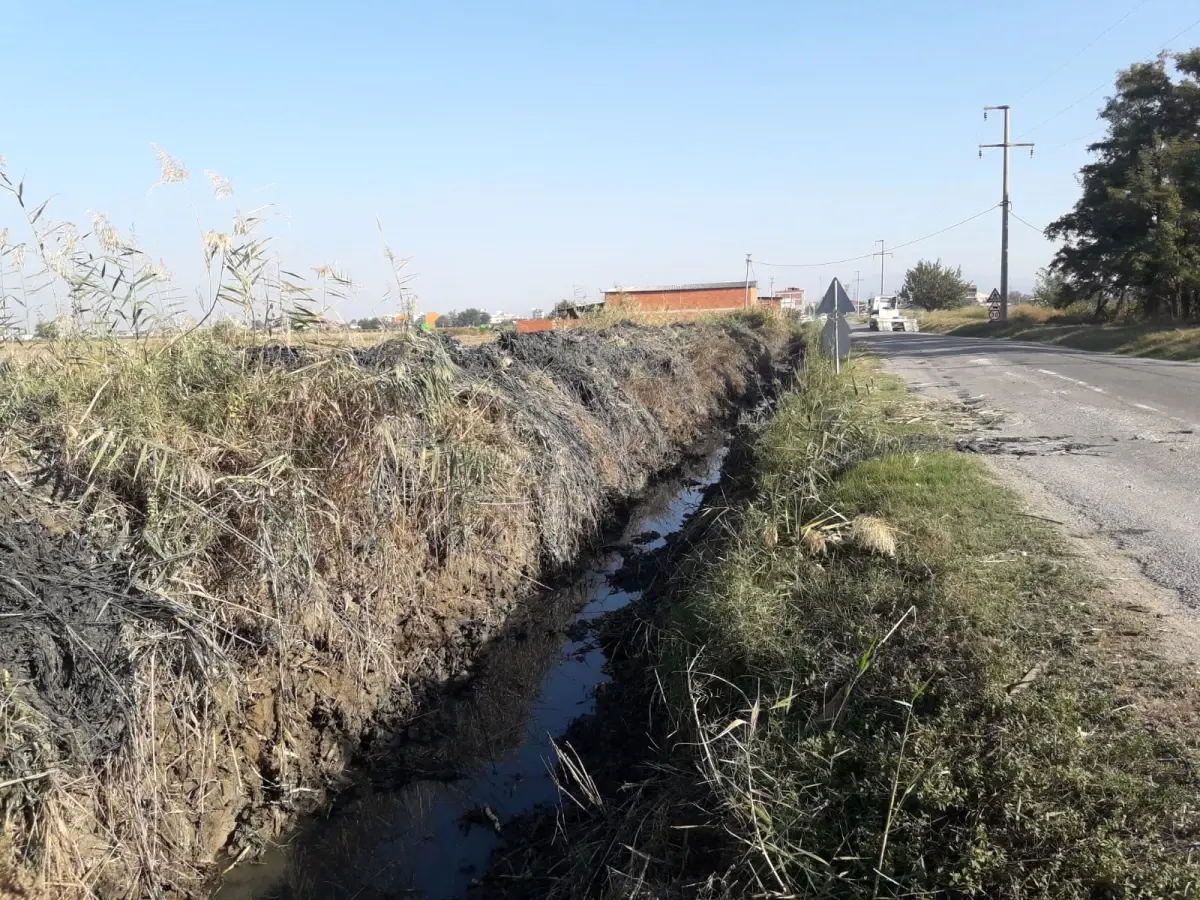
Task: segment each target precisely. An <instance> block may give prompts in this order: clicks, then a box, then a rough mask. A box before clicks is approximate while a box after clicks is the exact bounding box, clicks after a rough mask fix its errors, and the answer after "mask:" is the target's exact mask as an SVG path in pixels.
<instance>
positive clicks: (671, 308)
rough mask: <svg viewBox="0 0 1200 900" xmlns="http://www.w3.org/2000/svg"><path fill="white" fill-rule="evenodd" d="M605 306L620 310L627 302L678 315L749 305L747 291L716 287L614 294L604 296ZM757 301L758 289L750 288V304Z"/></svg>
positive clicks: (652, 310) (654, 310) (643, 310)
mask: <svg viewBox="0 0 1200 900" xmlns="http://www.w3.org/2000/svg"><path fill="white" fill-rule="evenodd" d="M604 302H605V305H606V306H611V307H613V308H614V309H619V308H620V307H621V306H622V305H623V303H628V304H629V306H631V307H632V308H633V309H636V310H638V311H639V312H678V311H683V310H697V311H705V312H716V311H721V310H730V309H741V308H742V306H743V305H745V302H746V288H745V287H733V288H715V289H710V290H699V291H695V290H693V291H625V292H624V293H621V292H618V291H613V292H609V293H605V295H604ZM757 302H758V288H755V287H751V288H750V304H751V305H752V306H753V305H754V304H755V303H757Z"/></svg>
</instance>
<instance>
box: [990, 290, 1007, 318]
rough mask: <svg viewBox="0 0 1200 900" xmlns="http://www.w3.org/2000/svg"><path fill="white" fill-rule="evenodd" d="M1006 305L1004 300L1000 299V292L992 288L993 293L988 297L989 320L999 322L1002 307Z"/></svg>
mask: <svg viewBox="0 0 1200 900" xmlns="http://www.w3.org/2000/svg"><path fill="white" fill-rule="evenodd" d="M1003 306H1004V302H1003V300H1001V299H1000V292H999V291H998V290H996V289H995V288H992V293H991V295H990V296H989V297H988V321H989V322H999V321H1000V312H1001V308H1002V307H1003Z"/></svg>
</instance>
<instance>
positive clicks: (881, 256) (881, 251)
mask: <svg viewBox="0 0 1200 900" xmlns="http://www.w3.org/2000/svg"><path fill="white" fill-rule="evenodd" d="M875 243H877V244H878V245H879V249H878V250H877V251H875V252H874V253H872V254H871V255H872V256H878V257H879V296H880V297H882V296H883V264H884V261H885V260H886V259H887V257H889V256H891V255H892V252H891V251H890V250H884V249H883V248H884V242H883V240H882V239H880V240H878V241H876V242H875Z"/></svg>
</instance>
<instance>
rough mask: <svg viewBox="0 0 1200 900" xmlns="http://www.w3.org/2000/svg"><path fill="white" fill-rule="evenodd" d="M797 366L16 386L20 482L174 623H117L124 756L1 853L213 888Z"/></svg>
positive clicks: (238, 355) (348, 361)
mask: <svg viewBox="0 0 1200 900" xmlns="http://www.w3.org/2000/svg"><path fill="white" fill-rule="evenodd" d="M781 337H782V334H780V335H777V336H776V337H772V336H771V335H770V334H768V333H767V332H764V331H762V330H761V329H760V330H758V331H755V330H751V329H750V328H747V327H746V326H745V325H742V324H738V323H732V322H727V323H725V324H722V325H711V326H704V327H688V328H681V329H671V330H661V329H645V328H639V327H636V326H626V327H624V328H623V329H622V328H610V329H607V330H603V331H594V332H593V331H588V332H583V333H578V334H553V333H549V334H535V335H521V336H516V335H509V336H505V337H502V338H500V339H499V340H498V341H497V342H495V343H492V344H489V345H487V346H485V347H481V348H478V349H475V350H466V349H460V348H456V347H454V346H452V345H448V344H445V343H443V342H442V341H441V340H440V339H439V338H437V337H436V336H430V335H423V334H414V335H410V336H407V337H405V338H403V339H402V340H399V341H393V342H390V343H387V344H384V345H380V346H378V347H376V348H370V349H368V350H367V351H360V352H359V353H358V354H357V355H355V354H354V353H352V352H350V351H348V350H329V349H324V348H320V349H313V348H308V347H305V348H302V352H287V350H286V348H282V349H276V350H270V351H269V352H268V351H265V350H264V349H263V348H261V347H258V346H249V347H246V346H241V345H239V344H238V343H236V340H235V341H234V342H233V343H230V340H229V338H228V337H227V336H225V337H222V336H217V335H212V334H210V333H207V332H203V331H202V332H197V333H195V334H194V335H191V336H189V337H188V338H187V339H185V340H182V341H179V342H176V343H174V344H171V345H170V346H169V347H167V348H154V349H151V348H149V347H146V346H143V345H133V346H125V345H122V344H114V343H112V342H97V343H87V342H79V341H76V342H70V343H69V344H63V345H61V346H62V347H63V348H65V347H67V346H69V347H70V355H69V356H54V355H51V356H49V357H46V358H43V359H37V360H33V361H30V362H28V363H26V364H24V365H20V366H13V365H9V366H8V367H7V368H6V369H4V370H3V371H0V423H2V424H3V432H2V433H3V439H2V440H0V453H2V454H3V457H4V459H5V460H6V466H7V467H8V468H9V470H10V471H18V472H29V473H32V472H34V471H39V472H42V473H45V474H49V475H50V476H51V477H52V481H53V482H54V483H56V484H57V485H58V486H59V489H58V492H59V497H60V499H61V500H62V501H64V502H65V504H66V506H65V507H64V508H65V509H66V510H68V511H72V513H71V514H72V515H75V516H79V517H81V518H85V519H86V521H87V528H88V531H89V533H91V534H93V535H95V536H96V538H97V540H98V541H103V542H107V543H109V544H113V543H114V541H115V542H116V543H115V546H114V547H113V549H115V550H118V551H119V552H120V553H121V554H122V555H123V556H124V557H125V558H127V559H128V560H129V561H130V564H131V565H132V566H133V568H134V570H135V571H136V572H137V580H136V585H135V590H136V591H137V592H139V593H141V594H147V595H153V596H156V597H159V598H161V600H162V601H163V602H165V603H168V604H170V605H171V608H172V609H174V610H176V611H177V615H175V616H174V617H173V618H171V619H169V620H158V619H156V620H143V619H138V618H128V619H126V620H124V621H123V625H122V627H123V629H124V630H125V632H126V639H125V642H124V647H125V650H124V651H122V653H121V655H120V658H114V659H110V660H106V663H105V664H106V666H107V668H108V669H109V670H110V671H111V672H113V673H118V672H123V673H127V674H125V675H120V676H117V675H115V674H114V677H115V678H116V680H117V682H118V683H120V684H121V685H122V690H123V691H124V692H125V693H126V694H127V697H128V702H127V703H125V704H124V705H123V712H122V715H123V716H124V717H125V727H124V732H123V733H124V735H125V737H124V739H123V741H122V745H121V749H120V750H119V752H117V753H116V754H114V755H112V756H102V757H100V758H97V759H94V760H88V761H87V764H86V765H85V764H84V760H82V759H81V758H80V757H78V756H77V755H75V754H73V753H71V752H69V749H68V748H67V747H66V746H65V745H61V746H59V749H58V750H56V751H54V752H53V753H51V755H50V759H49V761H48V762H47V763H46V765H47V766H49V767H50V768H52V769H53V770H54V775H53V777H51V778H46V779H43V780H42V781H40V782H37V783H32V784H25V783H22V784H21V785H20V788H19V789H20V790H22V791H23V795H22V797H23V799H21V801H20V804H19V805H20V806H21V808H22V809H24V810H25V812H24V813H23V815H25V816H27V817H33V818H34V819H36V820H37V821H39V822H41V823H56V824H55V825H54V827H53V828H51V827H50V826H49V825H48V824H44V825H43V826H42V827H40V828H39V829H38V830H37V832H36V835H37V840H36V841H35V842H34V843H29V841H30V840H32V838H33V837H34V833H33V832H26V831H22V830H20V829H12V830H10V831H9V832H8V833H9V834H10V840H13V841H15V844H16V845H17V853H18V855H19V856H20V857H22V858H23V859H24V861H25V862H26V863H27V864H28V873H34V875H35V876H36V877H34V878H33V880H32V881H31V882H30V883H31V884H34V885H40V886H41V887H42V888H43V889H49V888H50V887H51V886H53V885H57V887H56V888H55V889H54V890H56V891H60V892H61V893H59V894H58V895H59V896H63V895H66V894H67V893H71V892H76V893H80V894H84V893H86V892H89V891H90V892H93V893H98V894H100V895H102V896H105V895H107V894H110V893H113V892H120V891H124V890H127V889H129V888H130V886H135V890H134V893H135V894H138V895H142V894H153V893H155V892H157V891H160V890H163V889H165V888H166V887H168V886H172V887H180V886H186V885H187V884H188V883H190V882H195V880H196V879H197V878H198V877H199V876H200V874H201V873H202V872H203V871H204V866H205V864H206V863H207V862H209V861H210V860H212V859H213V857H214V854H216V853H217V851H219V850H220V849H221V848H222V847H224V846H226V845H227V843H228V841H229V838H230V835H231V833H232V832H233V830H234V827H235V823H236V822H238V821H239V820H240V821H241V822H242V823H243V825H246V824H249V825H250V827H251V828H252V829H253V828H255V827H259V828H262V829H263V830H265V832H266V833H267V834H270V833H273V832H274V831H275V830H276V829H277V828H278V827H279V825H280V824H281V823H282V822H283V821H285V820H286V818H287V816H288V815H290V814H291V813H293V812H294V811H295V810H297V809H298V808H300V807H302V806H303V805H304V803H303V801H304V799H305V798H306V797H310V796H311V794H312V792H313V791H314V790H319V789H320V788H321V787H323V786H324V785H325V784H326V783H328V782H329V781H330V780H331V779H332V778H334V777H335V776H336V775H337V773H338V772H340V770H341V769H342V768H343V766H344V765H345V764H346V762H347V761H348V760H347V754H348V753H349V752H350V751H351V750H352V748H353V747H354V746H355V743H356V742H357V740H358V736H359V735H360V734H361V732H362V731H363V729H365V728H366V727H367V725H368V724H369V723H370V721H371V719H372V716H373V715H374V714H375V713H376V711H377V710H378V709H379V708H380V707H381V706H382V705H383V704H384V703H385V702H388V703H395V698H394V696H393V694H392V692H393V690H394V688H395V686H396V685H397V684H400V685H403V684H405V683H406V682H409V681H412V680H419V679H421V678H424V677H435V678H436V677H437V673H438V671H439V669H440V667H441V665H442V664H443V661H444V660H446V659H448V658H450V657H453V655H454V654H455V653H456V652H464V651H462V650H461V649H459V648H461V647H462V646H464V644H463V642H464V641H465V640H467V639H466V638H465V637H464V633H465V632H463V631H462V629H463V628H464V627H465V628H467V632H470V631H471V630H472V629H481V630H482V631H483V632H486V630H487V629H488V628H491V627H494V626H496V625H497V624H498V623H499V622H500V621H501V619H502V618H503V615H504V612H505V610H506V609H507V608H508V606H509V605H511V603H512V602H514V601H515V599H516V598H517V597H518V596H519V595H520V594H521V592H522V591H523V590H526V589H528V587H529V586H530V585H532V584H534V583H535V581H536V579H537V578H538V576H539V573H540V572H541V571H542V569H543V567H544V566H551V567H552V566H556V565H562V564H564V563H566V562H567V561H569V560H570V559H572V558H573V557H574V555H575V554H576V553H577V551H578V548H579V545H580V542H581V541H585V540H587V539H588V536H589V535H590V534H592V533H593V532H594V531H595V529H596V527H597V525H598V523H599V521H600V520H601V518H602V516H603V515H604V511H605V509H606V508H607V507H608V505H609V504H610V503H611V502H612V501H613V500H615V499H617V498H623V497H628V496H630V495H631V494H634V493H636V492H637V491H638V490H640V489H641V488H642V486H643V485H644V484H645V481H646V479H647V477H649V475H650V474H652V473H653V472H654V471H656V470H658V469H660V468H662V467H663V466H665V465H667V464H669V463H670V462H671V461H672V460H673V459H674V458H675V457H676V454H677V453H678V452H679V450H680V448H682V447H684V446H686V445H687V444H688V443H689V442H691V441H692V440H693V439H694V438H695V437H696V436H697V435H698V433H699V431H700V430H701V429H702V428H704V427H705V426H706V425H707V423H709V422H711V421H712V420H713V419H714V418H716V417H718V416H720V415H722V414H724V413H726V412H727V411H729V410H730V409H732V408H733V405H734V404H735V403H736V402H737V398H738V396H739V394H740V393H741V392H743V391H745V390H747V389H749V388H750V387H751V385H752V384H753V379H754V378H755V375H756V370H757V367H758V366H759V364H760V357H766V356H768V355H769V353H770V350H769V346H768V342H769V341H774V340H777V339H778V338H781ZM476 639H477V638H476ZM402 700H403V698H401V701H402ZM12 708H13V709H15V708H16V707H12ZM394 709H395V710H397V711H398V713H399V714H402V713H403V711H404V704H403V702H401V703H399V705H398V706H396V707H394ZM21 721H23V720H22V719H20V718H19V717H18V716H17V715H15V714H12V715H8V716H7V718H6V719H5V723H6V724H5V727H9V728H10V729H12V730H13V734H17V733H18V732H20V733H25V732H24V731H20V728H18V725H19V723H20V722H21ZM20 727H21V728H24V726H20ZM71 727H72V724H71V723H70V722H59V723H57V728H58V730H59V732H60V733H62V732H63V730H64V729H67V728H71ZM74 728H75V732H76V733H78V734H81V735H82V734H83V732H82V731H80V730H79V728H80V726H79V725H78V724H76V725H75V726H74ZM14 740H15V738H14ZM28 768H30V767H29V766H25V767H24V768H22V769H21V770H20V771H19V772H16V773H15V774H14V775H13V777H23V774H27V773H25V769H28ZM7 780H11V778H10V772H9V770H8V767H7V766H0V781H7ZM15 789H17V786H16V785H9V786H7V791H12V790H15ZM252 837H253V833H252V832H251V833H246V832H245V831H243V833H242V835H241V837H240V839H241V840H246V839H247V838H252ZM27 877H28V874H27ZM52 893H53V891H52Z"/></svg>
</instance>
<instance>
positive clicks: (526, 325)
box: [517, 319, 554, 333]
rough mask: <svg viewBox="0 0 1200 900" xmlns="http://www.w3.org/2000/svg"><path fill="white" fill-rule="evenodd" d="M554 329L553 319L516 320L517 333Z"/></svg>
mask: <svg viewBox="0 0 1200 900" xmlns="http://www.w3.org/2000/svg"><path fill="white" fill-rule="evenodd" d="M552 328H554V320H553V319H517V331H519V332H521V333H525V332H528V331H550V330H551V329H552Z"/></svg>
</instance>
